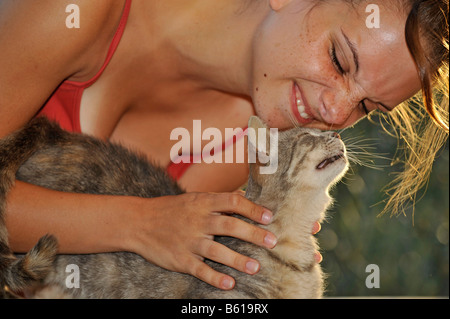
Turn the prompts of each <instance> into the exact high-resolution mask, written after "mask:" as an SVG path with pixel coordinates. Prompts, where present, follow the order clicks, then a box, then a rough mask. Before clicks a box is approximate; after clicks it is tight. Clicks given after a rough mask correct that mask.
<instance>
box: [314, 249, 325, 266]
mask: <svg viewBox="0 0 450 319" xmlns="http://www.w3.org/2000/svg"><path fill="white" fill-rule="evenodd" d="M314 259H315V260H316V263H318V264H320V263H321V262H322V260H323V257H322V254H321V253H319V252H318V251H317V252H316V253H315V254H314Z"/></svg>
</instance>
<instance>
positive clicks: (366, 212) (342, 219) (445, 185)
mask: <svg viewBox="0 0 450 319" xmlns="http://www.w3.org/2000/svg"><path fill="white" fill-rule="evenodd" d="M375 122H376V121H375ZM341 135H342V137H343V140H344V141H345V140H347V139H349V138H353V137H355V136H357V137H358V136H359V137H360V138H361V139H367V138H369V139H371V140H370V141H368V142H366V144H367V143H369V144H371V145H372V146H374V149H372V150H370V152H372V153H375V154H383V155H384V156H386V157H388V158H389V159H390V158H393V156H394V153H395V149H396V147H397V140H396V139H395V138H393V137H390V136H389V135H387V134H386V133H385V132H384V131H383V129H382V128H381V126H380V125H379V124H378V125H377V124H374V123H372V122H369V121H368V120H363V121H361V122H359V123H358V124H357V125H356V126H355V127H354V128H351V129H348V130H345V131H344V132H342V134H341ZM363 143H364V142H363ZM375 165H376V166H378V167H379V168H380V169H373V168H368V167H364V166H359V165H356V164H352V165H351V170H350V171H349V172H348V173H347V175H346V176H345V177H344V179H343V180H342V181H341V182H340V183H339V184H338V185H337V186H336V187H335V188H334V189H332V191H331V195H332V197H333V198H335V200H336V202H335V204H334V206H333V207H331V208H330V209H329V212H328V218H327V220H326V221H325V222H324V223H323V224H322V230H321V231H320V233H319V234H318V235H316V237H317V238H318V240H319V245H320V247H321V253H322V255H323V258H324V260H323V262H322V268H323V270H324V272H325V273H326V274H327V277H328V278H327V279H326V293H325V295H326V296H329V297H333V296H448V295H449V277H448V273H449V246H448V242H449V178H448V177H449V149H448V143H447V145H446V147H445V148H444V149H443V150H442V151H441V152H440V153H439V157H438V158H437V160H436V162H435V164H434V167H433V172H432V175H431V179H430V183H429V187H428V190H427V191H426V193H425V196H424V197H423V198H422V199H421V200H420V201H418V202H417V203H416V207H415V213H414V217H413V216H412V210H407V211H406V216H403V215H400V216H399V217H390V216H389V214H385V215H383V216H381V217H378V214H379V213H380V212H381V211H382V210H383V207H384V206H383V204H382V203H381V204H378V203H379V202H380V201H381V200H383V199H386V195H384V193H383V192H382V189H383V187H384V186H385V185H387V184H388V183H389V182H390V181H391V180H392V178H393V177H392V175H391V173H392V172H394V171H395V170H397V171H398V170H400V169H401V166H398V167H395V166H394V167H391V166H390V160H388V159H378V160H376V161H375ZM385 166H386V167H385ZM377 204H378V205H377ZM369 264H376V265H378V267H379V269H380V288H372V289H369V288H367V287H366V278H367V276H369V275H370V273H366V267H367V265H369Z"/></svg>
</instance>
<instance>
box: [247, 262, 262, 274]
mask: <svg viewBox="0 0 450 319" xmlns="http://www.w3.org/2000/svg"><path fill="white" fill-rule="evenodd" d="M245 268H246V269H247V272H248V273H249V274H251V275H252V274H256V273H257V272H258V270H259V263H257V262H256V261H254V260H250V261H248V262H247V263H246V264H245Z"/></svg>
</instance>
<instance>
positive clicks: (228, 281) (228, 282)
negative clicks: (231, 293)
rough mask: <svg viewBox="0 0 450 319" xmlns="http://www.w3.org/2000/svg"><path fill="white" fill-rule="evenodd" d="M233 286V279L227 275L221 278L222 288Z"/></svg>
mask: <svg viewBox="0 0 450 319" xmlns="http://www.w3.org/2000/svg"><path fill="white" fill-rule="evenodd" d="M233 286H234V280H233V279H231V278H229V277H225V278H224V279H223V280H222V288H223V289H231V288H233Z"/></svg>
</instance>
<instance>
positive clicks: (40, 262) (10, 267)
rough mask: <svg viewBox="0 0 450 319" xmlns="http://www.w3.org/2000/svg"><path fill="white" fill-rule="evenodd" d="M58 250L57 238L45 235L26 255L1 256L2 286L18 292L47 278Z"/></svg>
mask: <svg viewBox="0 0 450 319" xmlns="http://www.w3.org/2000/svg"><path fill="white" fill-rule="evenodd" d="M57 250H58V241H57V240H56V238H55V237H54V236H52V235H45V236H44V237H42V238H41V239H39V241H38V243H37V244H36V245H35V246H34V247H33V248H32V249H31V250H30V251H29V252H28V253H27V254H26V255H25V256H24V257H22V258H14V259H12V258H11V255H7V256H3V257H4V258H0V261H1V264H0V270H1V274H2V275H1V277H3V278H2V281H3V287H2V288H3V289H9V290H11V291H13V292H18V291H22V290H23V289H25V288H27V287H29V286H30V285H32V284H33V283H36V282H39V281H41V280H43V279H45V277H46V276H47V275H48V273H49V272H50V271H51V269H52V267H53V262H54V261H55V257H56V253H57ZM4 261H6V263H4ZM5 286H6V287H5Z"/></svg>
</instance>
